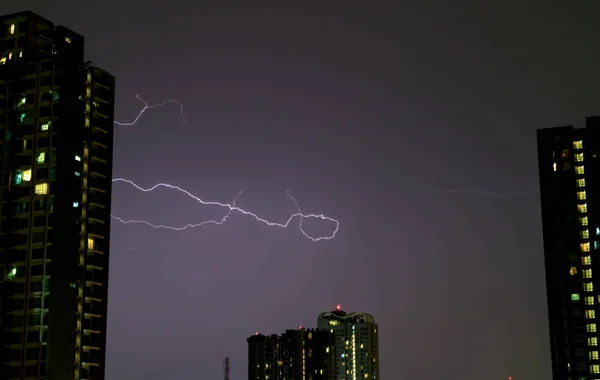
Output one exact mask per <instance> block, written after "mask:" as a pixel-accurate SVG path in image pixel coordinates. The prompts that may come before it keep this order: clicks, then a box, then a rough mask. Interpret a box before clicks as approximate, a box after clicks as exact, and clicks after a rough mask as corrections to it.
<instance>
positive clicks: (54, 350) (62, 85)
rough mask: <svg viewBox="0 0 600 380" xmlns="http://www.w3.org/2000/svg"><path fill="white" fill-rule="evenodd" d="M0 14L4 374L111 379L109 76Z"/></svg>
mask: <svg viewBox="0 0 600 380" xmlns="http://www.w3.org/2000/svg"><path fill="white" fill-rule="evenodd" d="M83 51H84V38H83V37H82V36H80V35H78V34H77V33H75V32H73V31H71V30H69V29H67V28H65V27H62V26H56V25H54V24H53V23H52V22H50V21H48V20H46V19H44V18H42V17H40V16H38V15H35V14H33V13H31V12H20V13H15V14H10V15H6V16H1V17H0V170H1V173H2V175H1V176H0V204H1V207H0V363H1V365H2V367H1V370H0V371H1V372H0V379H12V378H17V379H19V378H21V379H22V378H38V379H48V378H50V379H52V380H67V379H69V380H73V379H75V380H78V379H92V380H101V379H104V361H105V350H106V311H107V308H106V305H107V285H108V267H109V243H110V240H109V232H110V221H111V218H110V205H111V204H110V200H111V178H112V149H113V144H112V141H113V112H114V86H115V80H114V78H113V77H112V76H111V75H110V74H108V73H107V72H105V71H103V70H101V69H99V68H96V67H93V66H92V65H90V64H87V63H85V62H84V57H83Z"/></svg>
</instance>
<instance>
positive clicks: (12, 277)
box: [6, 267, 17, 280]
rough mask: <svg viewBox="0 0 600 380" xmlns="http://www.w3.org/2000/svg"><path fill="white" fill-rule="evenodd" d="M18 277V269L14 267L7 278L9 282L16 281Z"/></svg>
mask: <svg viewBox="0 0 600 380" xmlns="http://www.w3.org/2000/svg"><path fill="white" fill-rule="evenodd" d="M16 277H17V267H12V268H10V270H9V271H8V275H7V276H6V278H7V280H14V279H15V278H16Z"/></svg>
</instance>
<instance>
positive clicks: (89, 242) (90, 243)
mask: <svg viewBox="0 0 600 380" xmlns="http://www.w3.org/2000/svg"><path fill="white" fill-rule="evenodd" d="M88 249H94V239H92V238H88Z"/></svg>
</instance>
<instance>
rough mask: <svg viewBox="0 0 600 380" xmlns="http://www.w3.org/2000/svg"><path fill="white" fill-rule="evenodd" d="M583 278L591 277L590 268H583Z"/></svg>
mask: <svg viewBox="0 0 600 380" xmlns="http://www.w3.org/2000/svg"><path fill="white" fill-rule="evenodd" d="M583 278H592V270H591V269H584V270H583Z"/></svg>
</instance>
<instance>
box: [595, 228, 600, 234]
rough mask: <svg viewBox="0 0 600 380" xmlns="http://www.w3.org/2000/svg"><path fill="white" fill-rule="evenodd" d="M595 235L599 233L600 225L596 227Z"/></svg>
mask: <svg viewBox="0 0 600 380" xmlns="http://www.w3.org/2000/svg"><path fill="white" fill-rule="evenodd" d="M596 235H600V227H596Z"/></svg>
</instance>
